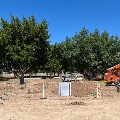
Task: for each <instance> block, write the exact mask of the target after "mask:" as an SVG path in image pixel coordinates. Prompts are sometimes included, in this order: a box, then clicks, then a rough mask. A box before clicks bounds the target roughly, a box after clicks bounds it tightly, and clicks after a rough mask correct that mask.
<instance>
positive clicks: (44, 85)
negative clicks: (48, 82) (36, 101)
mask: <svg viewBox="0 0 120 120" xmlns="http://www.w3.org/2000/svg"><path fill="white" fill-rule="evenodd" d="M44 89H45V84H44V83H43V98H44V97H45V95H44V92H45V91H44Z"/></svg>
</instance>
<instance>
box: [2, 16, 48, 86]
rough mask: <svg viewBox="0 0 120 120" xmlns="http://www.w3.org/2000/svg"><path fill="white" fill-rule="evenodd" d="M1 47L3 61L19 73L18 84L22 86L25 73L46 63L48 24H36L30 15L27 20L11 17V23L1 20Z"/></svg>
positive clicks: (43, 21) (44, 22)
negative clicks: (3, 53)
mask: <svg viewBox="0 0 120 120" xmlns="http://www.w3.org/2000/svg"><path fill="white" fill-rule="evenodd" d="M1 26H2V28H1V36H0V41H1V47H3V48H4V50H5V51H6V52H5V56H6V57H4V60H6V61H7V62H8V63H10V64H11V67H12V68H13V69H16V70H17V71H18V72H19V73H20V84H24V74H25V73H26V72H27V71H34V70H35V69H40V68H41V67H43V66H44V65H45V64H46V62H47V54H48V48H49V46H50V45H49V41H48V39H49V37H50V35H49V34H48V24H47V22H46V20H45V19H43V20H42V22H41V23H39V24H38V23H37V22H36V19H35V17H34V16H33V15H32V16H31V17H29V18H28V19H27V18H25V17H23V20H22V21H21V20H20V19H19V18H18V17H14V16H12V15H11V22H8V21H6V20H4V19H3V18H1Z"/></svg>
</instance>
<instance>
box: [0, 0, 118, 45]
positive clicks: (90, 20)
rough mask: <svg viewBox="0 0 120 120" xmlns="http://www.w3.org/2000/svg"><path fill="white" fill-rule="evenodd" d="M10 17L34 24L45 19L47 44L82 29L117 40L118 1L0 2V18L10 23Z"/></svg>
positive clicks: (71, 35)
mask: <svg viewBox="0 0 120 120" xmlns="http://www.w3.org/2000/svg"><path fill="white" fill-rule="evenodd" d="M10 14H12V15H13V16H17V17H18V18H20V19H22V17H23V16H25V17H29V16H31V15H34V17H35V18H36V20H37V22H38V23H40V22H41V21H42V20H43V19H46V21H47V23H48V24H49V26H48V31H49V34H51V36H50V38H49V40H50V41H51V42H50V43H51V44H55V43H60V42H62V41H65V38H66V36H68V37H70V38H71V37H73V36H74V35H75V33H76V32H80V31H81V29H82V28H83V27H85V28H86V29H87V30H88V31H89V32H94V30H95V29H96V28H97V29H98V30H99V31H100V33H102V32H103V31H104V30H107V31H108V33H109V34H110V35H116V34H117V35H118V36H119V37H120V0H0V17H2V18H4V19H5V20H7V21H10Z"/></svg>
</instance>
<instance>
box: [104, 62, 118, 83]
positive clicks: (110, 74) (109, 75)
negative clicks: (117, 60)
mask: <svg viewBox="0 0 120 120" xmlns="http://www.w3.org/2000/svg"><path fill="white" fill-rule="evenodd" d="M104 79H105V81H106V83H108V84H112V83H115V84H116V82H117V80H118V79H120V64H117V65H115V66H113V67H111V68H108V69H107V72H106V73H105V76H104Z"/></svg>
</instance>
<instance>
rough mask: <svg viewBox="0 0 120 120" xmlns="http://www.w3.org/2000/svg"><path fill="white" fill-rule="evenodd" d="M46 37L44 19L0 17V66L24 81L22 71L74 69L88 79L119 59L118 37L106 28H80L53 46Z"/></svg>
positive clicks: (53, 71) (46, 27)
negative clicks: (17, 74) (92, 30)
mask: <svg viewBox="0 0 120 120" xmlns="http://www.w3.org/2000/svg"><path fill="white" fill-rule="evenodd" d="M49 37H50V35H49V34H48V24H47V22H46V20H45V19H43V20H42V22H41V23H37V21H36V19H35V17H34V16H31V17H29V18H28V19H27V18H26V17H23V19H22V20H20V19H19V18H18V17H14V16H12V15H11V21H10V22H8V21H6V20H4V19H3V18H1V28H0V68H1V69H4V70H7V71H12V72H16V73H19V75H20V84H24V74H25V73H32V72H38V71H40V70H42V71H45V72H47V73H56V72H57V73H59V72H61V71H62V70H64V72H66V71H69V72H73V71H77V72H81V73H83V74H84V75H85V76H86V77H87V78H88V79H90V78H93V77H95V76H96V75H97V74H103V73H104V72H105V70H106V69H107V68H108V67H110V66H113V65H115V64H117V63H119V62H120V40H119V38H118V36H117V35H115V36H113V35H112V36H110V35H109V33H108V32H107V31H103V32H102V33H100V32H99V30H98V29H95V30H94V32H93V33H90V32H89V31H88V30H87V29H85V28H82V29H81V31H80V32H78V33H75V35H74V36H73V37H72V38H69V37H68V36H67V37H66V38H65V40H64V41H63V42H61V43H55V44H54V45H50V42H49V41H48V39H49Z"/></svg>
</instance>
